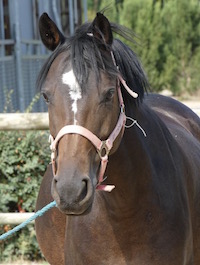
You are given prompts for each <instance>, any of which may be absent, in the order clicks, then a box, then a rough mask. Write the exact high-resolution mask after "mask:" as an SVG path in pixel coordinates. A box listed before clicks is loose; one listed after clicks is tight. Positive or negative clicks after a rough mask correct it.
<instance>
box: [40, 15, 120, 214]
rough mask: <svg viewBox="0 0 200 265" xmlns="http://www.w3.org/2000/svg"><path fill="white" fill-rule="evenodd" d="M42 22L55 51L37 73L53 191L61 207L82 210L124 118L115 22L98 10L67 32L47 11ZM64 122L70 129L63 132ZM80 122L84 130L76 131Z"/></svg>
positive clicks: (88, 203)
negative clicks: (115, 52)
mask: <svg viewBox="0 0 200 265" xmlns="http://www.w3.org/2000/svg"><path fill="white" fill-rule="evenodd" d="M39 28H40V35H41V39H42V41H43V43H44V45H45V46H46V47H47V48H48V49H50V50H52V51H53V53H52V54H51V56H50V58H49V59H48V61H47V63H46V64H45V65H44V67H43V68H42V70H41V73H40V76H39V79H38V80H39V81H38V86H39V87H40V89H41V93H42V95H43V97H44V99H45V101H46V103H47V104H48V112H49V128H50V134H51V138H52V142H53V145H54V146H53V147H52V148H53V149H54V150H53V156H54V157H53V171H54V179H53V182H52V196H53V198H54V199H55V200H56V202H57V205H58V207H59V209H60V210H61V211H62V212H64V213H65V214H77V215H79V214H83V213H86V212H88V211H89V210H90V209H91V206H92V202H93V199H94V192H95V188H96V186H97V185H98V184H99V180H98V176H99V172H100V171H101V166H100V164H101V159H102V158H106V159H107V155H108V153H107V151H108V149H109V152H110V153H113V152H115V151H116V149H117V148H118V146H119V144H120V141H121V137H122V134H123V127H124V123H125V118H124V117H125V114H124V110H123V102H122V97H121V95H120V94H119V91H118V88H119V79H118V69H117V67H116V65H115V60H114V58H113V54H112V42H113V36H112V31H111V26H110V23H109V21H108V19H107V18H106V17H105V16H104V15H103V14H101V13H98V14H97V16H96V18H95V19H94V21H93V22H92V23H91V24H85V25H83V26H82V27H81V28H80V29H78V30H77V32H76V34H75V36H72V37H69V38H65V37H64V36H63V34H62V33H61V32H60V31H59V29H58V28H57V26H56V25H55V24H54V22H53V21H52V20H51V19H50V18H49V17H48V15H47V14H43V15H42V16H41V18H40V22H39ZM121 114H123V117H122V118H121V121H120V122H118V120H119V117H120V116H121ZM119 123H120V124H119ZM63 127H64V128H65V129H66V130H68V131H67V132H66V130H65V132H64V133H62V128H63ZM81 128H83V130H86V132H85V133H83V132H82V133H81V132H77V130H79V129H81ZM113 131H114V133H113V134H112V132H113ZM87 132H89V133H91V135H92V136H91V137H93V138H95V137H96V138H97V139H100V140H99V141H100V142H99V144H98V142H97V144H96V143H94V142H95V141H93V140H91V137H89V136H87ZM114 134H115V135H114ZM58 135H59V136H58ZM109 136H111V137H110V138H111V140H110V138H109ZM56 137H57V138H56ZM54 139H55V141H56V142H54ZM56 139H57V140H56ZM107 139H109V141H107V142H106V140H107ZM110 142H111V143H110ZM105 143H106V144H105ZM98 145H100V146H98ZM101 178H102V176H101ZM102 180H103V179H101V181H102Z"/></svg>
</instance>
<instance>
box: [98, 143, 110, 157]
mask: <svg viewBox="0 0 200 265" xmlns="http://www.w3.org/2000/svg"><path fill="white" fill-rule="evenodd" d="M97 153H98V154H99V156H100V158H101V159H102V158H104V157H108V155H109V153H110V149H109V148H108V146H107V144H106V141H102V145H101V148H100V149H97Z"/></svg>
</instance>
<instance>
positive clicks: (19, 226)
mask: <svg viewBox="0 0 200 265" xmlns="http://www.w3.org/2000/svg"><path fill="white" fill-rule="evenodd" d="M55 206H56V202H55V201H53V202H51V203H49V204H47V205H46V206H45V207H43V208H42V209H41V210H39V211H37V212H36V213H35V214H34V215H33V216H31V217H30V218H29V219H27V220H26V221H25V222H23V223H21V224H20V225H17V226H16V227H14V228H13V229H12V230H10V231H8V232H6V233H5V234H3V235H1V236H0V241H1V240H4V239H6V238H7V237H8V236H11V235H12V234H14V233H15V232H17V231H19V230H20V229H22V228H24V227H25V226H26V225H27V224H29V223H30V222H32V221H34V220H35V219H36V218H37V217H39V216H42V215H43V214H44V213H46V212H47V211H48V210H50V209H51V208H53V207H55Z"/></svg>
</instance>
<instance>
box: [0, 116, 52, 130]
mask: <svg viewBox="0 0 200 265" xmlns="http://www.w3.org/2000/svg"><path fill="white" fill-rule="evenodd" d="M48 128H49V118H48V113H46V112H43V113H5V114H0V130H1V131H13V130H16V131H18V130H48Z"/></svg>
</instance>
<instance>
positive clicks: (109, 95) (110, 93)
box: [104, 88, 115, 103]
mask: <svg viewBox="0 0 200 265" xmlns="http://www.w3.org/2000/svg"><path fill="white" fill-rule="evenodd" d="M114 93H115V89H114V88H111V89H109V90H108V91H107V93H106V94H105V96H104V102H105V103H106V102H109V101H111V99H112V98H113V96H114Z"/></svg>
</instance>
